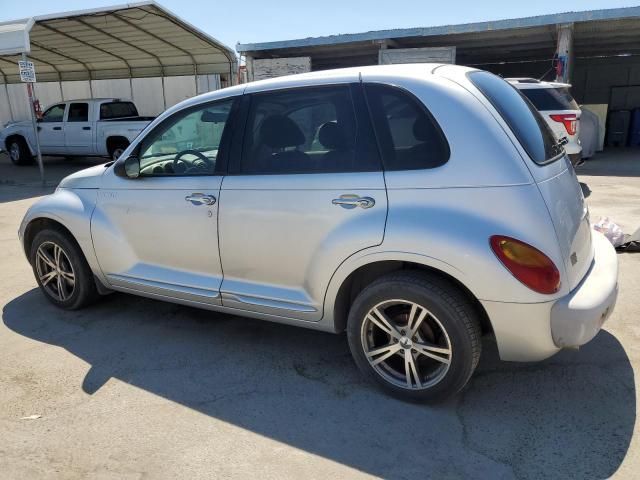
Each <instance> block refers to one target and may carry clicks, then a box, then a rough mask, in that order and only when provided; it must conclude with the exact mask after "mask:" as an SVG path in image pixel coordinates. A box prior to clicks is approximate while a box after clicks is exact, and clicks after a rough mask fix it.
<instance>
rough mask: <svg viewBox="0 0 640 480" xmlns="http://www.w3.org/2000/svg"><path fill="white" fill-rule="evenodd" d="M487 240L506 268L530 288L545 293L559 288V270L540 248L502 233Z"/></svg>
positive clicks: (550, 292) (553, 291)
mask: <svg viewBox="0 0 640 480" xmlns="http://www.w3.org/2000/svg"><path fill="white" fill-rule="evenodd" d="M489 242H490V243H491V249H492V250H493V253H495V254H496V256H497V257H498V259H499V260H500V261H501V262H502V264H503V265H504V266H505V267H506V268H507V270H509V271H510V272H511V274H512V275H513V276H514V277H516V278H517V279H518V280H519V281H520V282H522V283H523V284H525V285H526V286H527V287H529V288H530V289H531V290H533V291H535V292H538V293H544V294H547V295H548V294H552V293H556V292H557V291H558V290H560V272H559V271H558V268H557V267H556V266H555V264H554V263H553V262H552V261H551V259H550V258H549V257H547V256H546V255H545V254H544V253H542V252H541V251H540V250H538V249H537V248H535V247H532V246H531V245H529V244H527V243H524V242H521V241H520V240H516V239H515V238H511V237H505V236H502V235H494V236H492V237H491V238H490V239H489Z"/></svg>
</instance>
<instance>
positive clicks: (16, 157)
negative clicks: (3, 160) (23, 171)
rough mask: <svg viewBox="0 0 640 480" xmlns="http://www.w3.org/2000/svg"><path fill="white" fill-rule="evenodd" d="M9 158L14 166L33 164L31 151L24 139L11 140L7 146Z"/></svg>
mask: <svg viewBox="0 0 640 480" xmlns="http://www.w3.org/2000/svg"><path fill="white" fill-rule="evenodd" d="M7 152H8V153H9V158H10V159H11V162H12V163H13V164H14V165H20V166H22V165H29V164H31V163H33V156H32V155H31V152H30V151H29V147H28V146H27V142H25V141H24V139H23V138H20V137H16V138H12V139H11V140H9V142H8V144H7Z"/></svg>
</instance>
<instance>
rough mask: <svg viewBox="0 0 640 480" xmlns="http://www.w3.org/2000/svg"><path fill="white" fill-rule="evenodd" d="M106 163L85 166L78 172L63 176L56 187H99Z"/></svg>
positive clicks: (105, 169)
mask: <svg viewBox="0 0 640 480" xmlns="http://www.w3.org/2000/svg"><path fill="white" fill-rule="evenodd" d="M107 166H108V165H107V164H106V163H105V164H102V165H96V166H95V167H90V168H85V169H84V170H80V171H79V172H76V173H72V174H71V175H69V176H68V177H64V178H63V179H62V181H61V182H60V184H59V185H58V187H60V188H100V183H101V178H102V175H103V174H104V172H106V171H107Z"/></svg>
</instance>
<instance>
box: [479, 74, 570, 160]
mask: <svg viewBox="0 0 640 480" xmlns="http://www.w3.org/2000/svg"><path fill="white" fill-rule="evenodd" d="M468 77H469V79H470V80H471V83H473V85H475V87H476V88H477V89H478V90H480V92H482V94H483V95H484V96H485V97H486V98H487V100H489V102H490V103H491V104H492V105H493V107H494V108H495V109H496V110H497V111H498V113H499V114H500V116H501V117H502V118H503V119H504V121H505V122H506V123H507V125H508V126H509V128H510V129H511V131H512V132H513V134H514V135H515V136H516V138H517V139H518V141H519V142H520V144H521V145H522V148H524V149H525V150H526V152H527V154H528V155H529V157H531V159H532V160H533V161H534V162H536V163H537V164H539V165H543V164H545V163H549V162H551V161H553V160H555V159H556V158H560V155H561V154H562V153H564V150H563V148H562V147H561V146H559V144H558V142H557V141H556V138H555V136H554V135H553V132H552V131H551V129H550V128H549V126H548V125H547V122H545V120H544V118H542V115H541V114H540V112H538V111H537V110H536V108H535V107H534V106H533V104H532V103H531V102H530V101H529V100H527V98H526V97H525V96H524V95H522V94H521V93H520V92H519V91H518V90H517V89H516V88H515V87H513V86H511V85H510V84H509V83H507V82H506V81H505V80H503V79H502V78H500V77H498V76H496V75H494V74H493V73H489V72H483V71H478V72H471V73H469V74H468Z"/></svg>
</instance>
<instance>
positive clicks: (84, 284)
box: [29, 229, 99, 310]
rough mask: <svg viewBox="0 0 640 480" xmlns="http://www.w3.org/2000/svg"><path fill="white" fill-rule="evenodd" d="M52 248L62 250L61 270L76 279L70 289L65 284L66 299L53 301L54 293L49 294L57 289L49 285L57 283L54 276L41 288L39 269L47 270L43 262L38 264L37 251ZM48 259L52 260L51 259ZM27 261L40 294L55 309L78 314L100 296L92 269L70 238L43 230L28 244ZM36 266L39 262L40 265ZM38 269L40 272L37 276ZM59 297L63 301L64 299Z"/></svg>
mask: <svg viewBox="0 0 640 480" xmlns="http://www.w3.org/2000/svg"><path fill="white" fill-rule="evenodd" d="M52 245H54V246H58V247H60V248H61V249H62V252H63V253H64V256H65V257H64V258H62V263H61V264H62V265H64V268H62V270H64V271H66V272H69V271H70V272H71V273H72V274H73V276H74V279H75V280H74V284H73V288H71V287H70V283H69V282H67V283H65V293H66V294H67V295H68V296H67V297H66V298H60V295H58V297H56V295H55V292H52V290H58V288H57V287H56V286H54V285H52V283H53V282H54V281H56V280H57V276H56V275H54V276H53V279H52V280H51V282H49V283H48V284H47V286H45V285H43V281H42V280H41V274H42V273H43V272H42V269H43V268H46V267H47V265H45V266H44V267H43V263H42V262H43V261H42V260H39V258H38V249H39V248H40V247H41V246H43V248H47V249H48V248H50V247H51V246H52ZM61 257H62V256H61ZM48 258H51V256H49V257H48ZM29 260H30V262H31V266H32V268H33V274H34V275H35V277H36V281H37V282H38V286H39V287H40V290H42V292H43V293H44V296H45V297H46V298H47V300H49V301H50V302H51V303H53V304H54V305H55V306H57V307H60V308H63V309H65V310H77V309H80V308H82V307H85V306H87V305H89V304H90V303H92V302H93V301H95V300H96V299H97V298H98V296H99V295H98V292H97V289H96V284H95V280H94V278H93V273H92V272H91V268H90V267H89V264H88V263H87V261H86V259H85V258H84V255H83V253H82V250H81V249H80V247H79V246H78V244H77V243H76V241H75V240H74V239H73V238H70V237H69V235H68V234H67V233H64V232H61V231H59V230H55V229H44V230H41V231H40V232H38V233H37V234H36V236H35V238H34V239H33V243H32V244H31V250H30V253H29ZM38 262H40V265H39V264H38ZM44 263H46V262H44ZM39 269H40V270H41V271H40V272H39ZM49 273H51V272H49ZM58 291H59V290H58ZM62 297H64V295H63V296H62Z"/></svg>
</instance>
